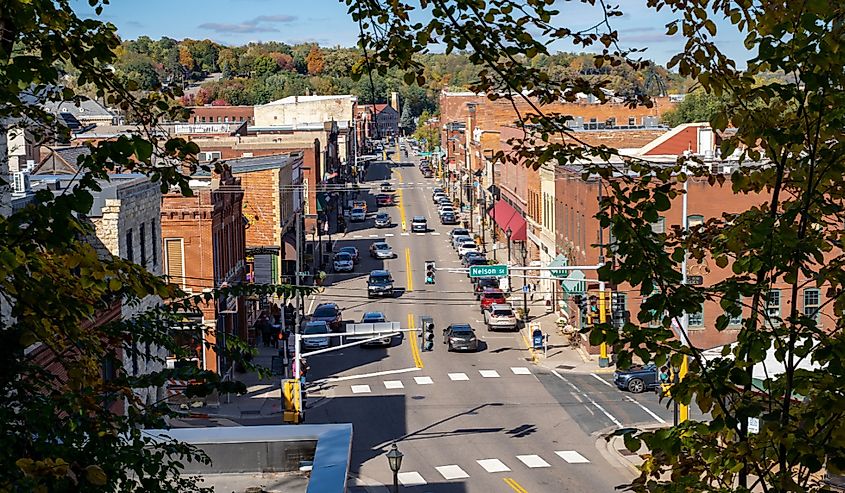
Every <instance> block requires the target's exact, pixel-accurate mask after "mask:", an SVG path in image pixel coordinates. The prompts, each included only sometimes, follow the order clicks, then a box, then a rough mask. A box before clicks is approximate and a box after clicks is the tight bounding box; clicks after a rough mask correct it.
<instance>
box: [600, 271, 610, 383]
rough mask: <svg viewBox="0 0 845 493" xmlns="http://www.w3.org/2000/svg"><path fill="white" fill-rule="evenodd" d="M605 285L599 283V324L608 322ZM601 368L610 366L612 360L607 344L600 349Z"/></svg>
mask: <svg viewBox="0 0 845 493" xmlns="http://www.w3.org/2000/svg"><path fill="white" fill-rule="evenodd" d="M606 295H607V293H605V285H604V281H599V323H600V324H604V323H605V322H607V304H606V303H607V302H606V301H605V296H606ZM599 351H600V352H599V368H607V367H608V366H609V365H610V359H609V358H608V357H607V343H606V342H602V343H601V347H600V349H599Z"/></svg>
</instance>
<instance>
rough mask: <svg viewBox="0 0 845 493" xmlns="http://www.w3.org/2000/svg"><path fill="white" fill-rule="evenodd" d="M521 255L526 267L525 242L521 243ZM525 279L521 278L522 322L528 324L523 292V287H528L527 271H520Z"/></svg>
mask: <svg viewBox="0 0 845 493" xmlns="http://www.w3.org/2000/svg"><path fill="white" fill-rule="evenodd" d="M521 247H522V250H521V253H522V266H523V267H527V266H528V249H527V248H526V245H525V241H523V242H522V243H521ZM522 273H523V275H525V277H523V278H522V322H523V324H527V323H528V291H526V290H525V287H526V286H527V285H528V276H527V274H528V271H522Z"/></svg>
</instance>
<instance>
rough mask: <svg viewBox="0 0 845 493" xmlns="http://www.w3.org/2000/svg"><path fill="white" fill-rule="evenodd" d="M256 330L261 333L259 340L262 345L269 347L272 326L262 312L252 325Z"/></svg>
mask: <svg viewBox="0 0 845 493" xmlns="http://www.w3.org/2000/svg"><path fill="white" fill-rule="evenodd" d="M254 327H255V329H256V331H257V332H259V333H260V334H261V341H262V342H263V344H264V347H270V337H271V336H272V331H273V326H272V325H271V324H270V321H269V320H267V315H266V314H264V313H262V314H261V316H259V317H258V320H257V321H256V322H255V325H254Z"/></svg>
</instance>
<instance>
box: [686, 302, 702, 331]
mask: <svg viewBox="0 0 845 493" xmlns="http://www.w3.org/2000/svg"><path fill="white" fill-rule="evenodd" d="M687 317H688V319H687V321H688V324H689V326H690V327H704V303H702V304H701V308H700V309H699V310H698V311H697V312H692V313H689V314H688V315H687Z"/></svg>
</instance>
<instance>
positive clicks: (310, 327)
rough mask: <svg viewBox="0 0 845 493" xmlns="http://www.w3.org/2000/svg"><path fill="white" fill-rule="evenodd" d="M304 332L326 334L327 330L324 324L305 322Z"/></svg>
mask: <svg viewBox="0 0 845 493" xmlns="http://www.w3.org/2000/svg"><path fill="white" fill-rule="evenodd" d="M304 332H305V333H306V334H327V333H328V332H329V329H328V327H326V324H324V323H322V324H306V325H305V330H304Z"/></svg>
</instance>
